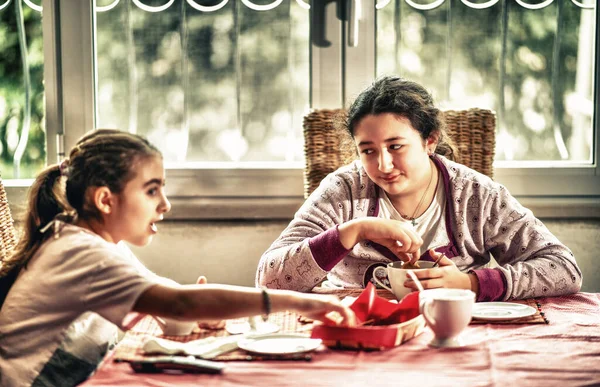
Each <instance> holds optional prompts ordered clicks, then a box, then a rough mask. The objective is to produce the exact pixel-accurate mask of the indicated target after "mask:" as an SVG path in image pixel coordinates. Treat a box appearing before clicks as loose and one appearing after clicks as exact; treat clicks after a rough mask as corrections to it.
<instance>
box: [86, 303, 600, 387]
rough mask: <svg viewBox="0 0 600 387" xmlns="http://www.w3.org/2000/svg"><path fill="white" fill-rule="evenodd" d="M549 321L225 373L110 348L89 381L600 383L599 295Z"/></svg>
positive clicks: (237, 366) (246, 364)
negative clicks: (445, 344)
mask: <svg viewBox="0 0 600 387" xmlns="http://www.w3.org/2000/svg"><path fill="white" fill-rule="evenodd" d="M537 301H538V302H539V304H540V305H541V308H542V310H543V312H544V314H545V317H547V319H548V321H549V323H548V324H493V323H486V324H471V325H469V326H468V327H467V329H466V330H465V331H464V332H463V334H462V339H463V341H464V342H465V344H466V345H465V346H464V347H461V348H443V349H439V348H432V347H429V346H428V345H427V343H428V342H429V341H430V340H431V338H432V337H433V335H432V333H431V332H430V331H429V329H425V331H424V332H423V333H422V334H420V335H418V336H417V337H415V338H413V339H412V340H410V341H408V342H406V343H404V344H402V345H401V346H399V347H396V348H393V349H390V350H385V351H371V352H365V351H350V350H347V351H343V350H333V349H328V348H324V349H323V350H322V351H319V352H316V353H313V356H312V360H311V361H277V360H269V361H231V362H227V368H226V369H225V371H224V373H223V374H221V375H206V374H200V375H198V374H196V375H192V374H185V375H168V374H136V373H134V372H133V371H132V370H131V368H130V367H129V365H128V364H127V363H115V362H113V361H112V356H114V352H113V353H111V354H109V355H108V357H107V358H106V359H105V361H104V362H103V364H102V365H101V366H100V367H99V369H98V371H97V372H96V374H95V375H94V376H92V377H91V378H90V379H89V380H88V381H86V382H85V383H84V384H82V385H83V386H117V385H118V386H171V385H176V386H192V385H194V386H196V385H202V386H360V387H364V386H392V385H394V386H398V385H406V386H414V385H417V386H418V385H419V384H421V385H425V386H544V387H548V386H577V385H600V294H596V293H577V294H574V295H571V296H565V297H549V298H541V299H538V300H537Z"/></svg>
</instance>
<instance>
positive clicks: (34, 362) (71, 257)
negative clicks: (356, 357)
mask: <svg viewBox="0 0 600 387" xmlns="http://www.w3.org/2000/svg"><path fill="white" fill-rule="evenodd" d="M164 185H165V172H164V168H163V160H162V156H161V154H160V152H159V151H158V149H156V148H155V147H154V146H152V145H151V144H150V143H149V142H148V141H147V140H145V139H144V138H142V137H140V136H137V135H134V134H130V133H127V132H121V131H118V130H95V131H92V132H90V133H88V134H86V135H85V136H83V137H82V138H81V139H80V140H79V141H78V143H77V145H76V146H75V147H74V148H73V149H72V151H71V152H70V154H69V158H68V159H67V160H65V161H63V162H62V163H61V164H56V165H51V166H49V167H48V168H46V169H45V170H44V171H42V172H41V173H40V175H39V176H38V177H37V179H36V180H35V182H34V183H33V185H32V186H31V189H30V193H29V203H28V212H27V215H26V219H25V221H24V230H23V232H22V233H21V235H22V236H21V239H20V241H19V243H18V245H17V247H16V249H15V251H14V254H13V255H12V256H11V257H10V258H8V259H6V260H5V261H3V262H1V263H0V282H3V283H4V284H5V286H2V287H0V289H4V294H0V385H2V386H17V385H18V386H29V385H44V386H48V385H60V386H71V385H76V384H78V383H80V382H81V381H83V380H85V379H86V378H87V377H88V376H89V375H90V374H91V373H92V372H93V371H94V370H95V368H96V366H97V365H98V363H99V362H100V361H101V359H102V358H103V356H104V354H105V353H106V350H107V349H108V348H109V346H110V345H111V343H113V342H114V339H115V337H116V333H117V327H118V328H122V329H127V328H129V327H130V326H129V325H130V324H128V323H127V322H128V321H130V320H131V319H130V317H131V315H130V312H137V313H140V314H150V315H154V316H161V317H164V318H167V319H174V320H182V321H191V322H193V323H194V324H195V323H196V322H197V321H202V320H204V321H211V320H220V319H230V318H238V317H244V316H252V315H260V314H263V313H265V312H266V313H268V312H270V311H273V312H276V311H283V310H293V311H296V312H298V313H301V314H302V315H304V316H306V317H308V318H314V319H319V320H327V319H328V317H327V316H326V315H327V314H328V313H329V312H332V311H335V312H337V313H339V314H340V315H341V316H342V324H350V325H351V324H354V321H355V319H354V314H353V313H352V311H351V310H350V309H348V308H347V307H345V306H343V305H341V303H340V302H339V300H338V299H337V297H334V296H320V295H307V294H302V293H297V292H293V291H274V290H269V292H268V293H267V292H266V290H264V289H263V290H261V289H255V288H247V287H240V286H229V285H216V284H206V283H204V282H205V281H204V280H201V281H200V282H201V283H199V284H195V285H179V284H176V283H173V282H172V281H168V280H166V279H163V278H161V277H159V276H157V275H156V274H154V273H152V272H150V271H149V270H148V269H147V268H146V267H144V265H143V264H142V263H141V262H140V261H139V260H138V259H137V258H136V257H135V256H134V255H133V254H132V253H131V251H130V250H129V249H128V248H127V247H126V246H125V244H124V243H122V241H126V242H129V243H132V244H134V245H138V246H142V245H146V244H148V243H149V242H150V241H151V239H152V237H153V236H154V235H155V234H156V233H157V232H158V228H157V223H158V222H159V221H161V220H162V219H163V216H164V214H165V213H167V212H168V211H169V210H170V208H171V204H170V203H169V201H168V200H167V198H166V196H165V191H164ZM6 284H7V285H6ZM223 305H228V308H223Z"/></svg>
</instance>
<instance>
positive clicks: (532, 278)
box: [483, 185, 582, 300]
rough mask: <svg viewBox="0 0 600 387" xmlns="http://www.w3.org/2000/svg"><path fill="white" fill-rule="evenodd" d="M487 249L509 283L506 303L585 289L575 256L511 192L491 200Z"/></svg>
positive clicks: (501, 192) (502, 192)
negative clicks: (511, 300) (507, 301)
mask: <svg viewBox="0 0 600 387" xmlns="http://www.w3.org/2000/svg"><path fill="white" fill-rule="evenodd" d="M484 211H485V212H486V215H487V219H488V221H487V222H485V223H484V230H483V236H484V238H485V240H484V243H485V249H486V250H488V251H490V252H491V253H492V255H493V257H494V258H495V259H496V261H497V262H498V264H499V265H500V266H499V267H498V268H496V269H494V270H498V271H500V272H501V273H502V274H503V275H504V277H505V279H506V283H505V285H506V292H505V294H504V297H503V299H504V300H510V299H524V298H532V297H549V296H560V295H565V294H571V293H576V292H578V291H579V290H580V288H581V283H582V274H581V270H580V269H579V267H578V266H577V263H576V261H575V258H574V257H573V253H572V252H571V250H569V249H568V248H567V247H566V246H565V245H564V244H562V243H561V242H560V241H559V240H558V239H557V238H556V237H555V236H554V235H553V234H552V233H551V232H550V231H549V230H548V229H547V228H546V226H545V225H544V224H543V223H542V222H541V221H540V220H539V219H537V218H536V217H535V216H534V215H533V213H532V212H531V211H530V210H529V209H527V208H525V207H523V206H522V205H521V204H520V203H519V202H518V201H517V200H516V199H515V198H514V197H513V196H511V195H510V193H509V192H508V190H507V189H506V188H504V187H503V186H501V185H499V189H498V190H497V191H496V192H495V193H494V194H493V195H491V196H490V197H489V200H488V205H487V208H486V209H485V210H484Z"/></svg>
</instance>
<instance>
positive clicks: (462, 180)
mask: <svg viewBox="0 0 600 387" xmlns="http://www.w3.org/2000/svg"><path fill="white" fill-rule="evenodd" d="M436 159H437V160H438V165H441V166H442V168H443V171H442V173H446V174H447V179H448V187H447V188H448V189H449V191H450V194H451V195H453V196H462V195H468V196H472V195H476V196H488V195H491V196H494V197H497V196H499V195H504V194H508V190H507V189H506V187H504V186H503V185H502V184H500V183H498V182H496V181H494V180H492V179H491V178H490V177H489V176H487V175H484V174H482V173H480V172H477V171H476V170H474V169H472V168H469V167H467V166H466V165H463V164H460V163H457V162H454V161H451V160H448V159H447V158H445V157H444V156H439V155H437V156H436Z"/></svg>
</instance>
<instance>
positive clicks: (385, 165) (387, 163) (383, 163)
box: [379, 150, 394, 172]
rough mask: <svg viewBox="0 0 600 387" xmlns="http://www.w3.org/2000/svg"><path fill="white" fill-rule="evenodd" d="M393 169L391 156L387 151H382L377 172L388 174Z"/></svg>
mask: <svg viewBox="0 0 600 387" xmlns="http://www.w3.org/2000/svg"><path fill="white" fill-rule="evenodd" d="M393 168H394V163H393V160H392V155H391V154H390V152H388V151H387V150H383V151H382V152H381V153H380V156H379V170H380V171H381V172H390V171H391V170H392V169H393Z"/></svg>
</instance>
